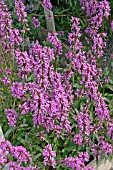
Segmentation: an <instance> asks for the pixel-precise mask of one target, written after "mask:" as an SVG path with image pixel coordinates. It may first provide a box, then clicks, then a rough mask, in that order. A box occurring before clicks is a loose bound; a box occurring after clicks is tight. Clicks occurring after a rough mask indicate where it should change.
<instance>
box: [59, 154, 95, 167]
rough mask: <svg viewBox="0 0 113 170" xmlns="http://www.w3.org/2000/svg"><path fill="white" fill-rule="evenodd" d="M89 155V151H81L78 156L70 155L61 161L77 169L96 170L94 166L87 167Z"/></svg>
mask: <svg viewBox="0 0 113 170" xmlns="http://www.w3.org/2000/svg"><path fill="white" fill-rule="evenodd" d="M88 160H89V155H88V153H87V152H83V153H80V154H79V155H78V156H77V157H76V158H73V157H68V158H65V159H64V160H62V161H61V162H62V163H63V164H64V165H66V166H67V167H70V168H72V169H76V170H80V169H81V170H94V168H93V167H86V166H85V163H86V162H88Z"/></svg>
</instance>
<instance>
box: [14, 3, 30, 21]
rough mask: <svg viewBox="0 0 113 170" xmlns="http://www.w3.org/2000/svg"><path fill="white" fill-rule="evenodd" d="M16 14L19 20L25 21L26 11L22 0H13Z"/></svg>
mask: <svg viewBox="0 0 113 170" xmlns="http://www.w3.org/2000/svg"><path fill="white" fill-rule="evenodd" d="M15 8H16V15H17V16H18V20H19V22H22V23H26V22H28V20H27V13H26V12H25V5H24V4H23V2H22V0H15Z"/></svg>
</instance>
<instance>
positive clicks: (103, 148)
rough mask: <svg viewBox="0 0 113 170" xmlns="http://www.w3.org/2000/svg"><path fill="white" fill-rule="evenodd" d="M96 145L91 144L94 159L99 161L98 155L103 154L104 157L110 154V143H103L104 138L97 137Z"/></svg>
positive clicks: (112, 149)
mask: <svg viewBox="0 0 113 170" xmlns="http://www.w3.org/2000/svg"><path fill="white" fill-rule="evenodd" d="M99 140H100V141H99V142H98V144H93V146H92V148H91V151H92V152H93V153H94V155H95V157H98V158H99V159H100V155H101V154H102V153H104V154H105V155H106V156H108V155H109V154H112V151H113V147H112V145H111V144H110V143H108V142H105V141H104V136H100V137H99Z"/></svg>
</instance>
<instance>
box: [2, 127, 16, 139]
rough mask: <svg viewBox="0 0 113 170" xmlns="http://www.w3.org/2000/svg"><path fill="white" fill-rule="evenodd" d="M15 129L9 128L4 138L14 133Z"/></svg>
mask: <svg viewBox="0 0 113 170" xmlns="http://www.w3.org/2000/svg"><path fill="white" fill-rule="evenodd" d="M15 129H16V127H11V128H10V129H8V130H7V132H6V133H5V135H4V136H5V137H8V136H9V134H10V133H12V132H14V130H15Z"/></svg>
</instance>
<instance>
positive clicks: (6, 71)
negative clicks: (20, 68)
mask: <svg viewBox="0 0 113 170" xmlns="http://www.w3.org/2000/svg"><path fill="white" fill-rule="evenodd" d="M5 73H6V74H7V75H8V74H11V73H12V71H11V69H9V68H7V67H6V69H5Z"/></svg>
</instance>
